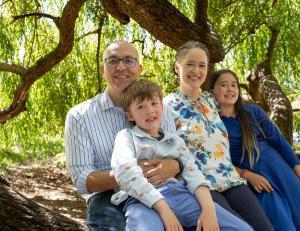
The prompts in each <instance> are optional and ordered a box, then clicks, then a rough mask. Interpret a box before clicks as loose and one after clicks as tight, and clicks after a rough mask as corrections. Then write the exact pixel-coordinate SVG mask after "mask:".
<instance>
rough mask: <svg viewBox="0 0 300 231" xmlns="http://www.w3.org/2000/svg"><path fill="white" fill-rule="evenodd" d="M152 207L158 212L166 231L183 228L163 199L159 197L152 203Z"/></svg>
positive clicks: (179, 230) (177, 230) (181, 230)
mask: <svg viewBox="0 0 300 231" xmlns="http://www.w3.org/2000/svg"><path fill="white" fill-rule="evenodd" d="M152 208H153V209H155V210H156V211H157V212H158V213H159V215H160V217H161V219H162V221H163V223H164V226H165V229H166V231H183V228H182V226H181V224H180V223H179V221H178V219H177V217H176V216H175V214H174V213H173V211H172V210H171V209H170V207H169V206H168V204H167V202H165V200H164V199H161V200H159V201H157V202H156V203H154V205H153V206H152Z"/></svg>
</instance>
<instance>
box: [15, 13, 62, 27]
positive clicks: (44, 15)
mask: <svg viewBox="0 0 300 231" xmlns="http://www.w3.org/2000/svg"><path fill="white" fill-rule="evenodd" d="M31 16H36V17H44V18H50V19H52V20H53V22H54V23H55V25H56V26H57V27H58V26H59V19H60V18H59V17H55V16H52V15H50V14H45V13H40V12H33V13H28V14H22V15H18V16H14V17H13V21H17V20H19V19H24V18H27V17H31Z"/></svg>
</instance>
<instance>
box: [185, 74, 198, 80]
mask: <svg viewBox="0 0 300 231" xmlns="http://www.w3.org/2000/svg"><path fill="white" fill-rule="evenodd" d="M188 78H189V79H191V80H199V79H201V77H198V76H191V75H188Z"/></svg>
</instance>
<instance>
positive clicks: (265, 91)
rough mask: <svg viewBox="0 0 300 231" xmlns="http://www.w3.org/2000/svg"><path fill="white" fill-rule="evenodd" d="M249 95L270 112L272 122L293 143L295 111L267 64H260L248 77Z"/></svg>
mask: <svg viewBox="0 0 300 231" xmlns="http://www.w3.org/2000/svg"><path fill="white" fill-rule="evenodd" d="M248 81H249V94H250V95H251V97H252V99H253V100H254V101H255V102H259V104H260V105H261V106H262V107H263V109H264V110H266V111H267V112H270V113H271V114H270V118H271V120H272V121H273V122H274V123H275V124H276V125H277V126H278V128H279V129H280V131H281V133H282V134H283V135H284V137H285V138H286V139H287V141H288V142H289V143H292V133H293V132H292V131H293V111H292V106H291V103H290V101H289V99H288V98H287V97H286V95H285V94H284V93H283V91H282V89H281V87H280V86H279V84H278V82H277V80H276V78H275V77H274V76H273V75H272V73H271V70H270V68H269V67H268V63H267V62H262V63H260V64H258V65H257V66H256V68H255V70H253V71H252V73H251V75H250V76H249V77H248Z"/></svg>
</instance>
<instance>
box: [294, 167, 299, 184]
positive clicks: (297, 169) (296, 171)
mask: <svg viewBox="0 0 300 231" xmlns="http://www.w3.org/2000/svg"><path fill="white" fill-rule="evenodd" d="M294 171H295V173H296V175H297V176H298V179H299V180H300V164H297V165H295V167H294Z"/></svg>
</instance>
